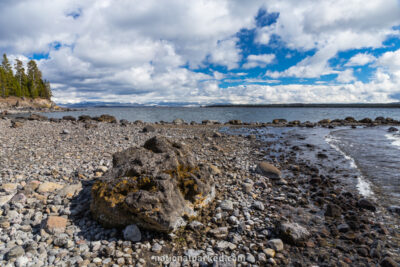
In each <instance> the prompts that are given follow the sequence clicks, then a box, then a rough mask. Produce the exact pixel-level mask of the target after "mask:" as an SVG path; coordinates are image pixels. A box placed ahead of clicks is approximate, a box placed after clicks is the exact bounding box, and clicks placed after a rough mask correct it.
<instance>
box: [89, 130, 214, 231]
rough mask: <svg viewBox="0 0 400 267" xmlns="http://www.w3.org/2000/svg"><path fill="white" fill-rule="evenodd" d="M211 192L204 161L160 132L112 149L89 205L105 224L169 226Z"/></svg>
mask: <svg viewBox="0 0 400 267" xmlns="http://www.w3.org/2000/svg"><path fill="white" fill-rule="evenodd" d="M214 196H215V187H214V183H213V178H212V174H211V173H210V170H209V165H208V164H198V163H196V162H195V157H194V155H193V154H192V153H191V152H190V150H189V149H188V148H187V147H185V146H183V145H181V144H179V143H176V142H173V141H171V140H169V139H167V138H164V137H153V138H151V139H149V140H147V141H146V142H145V144H144V145H143V147H131V148H129V149H127V150H125V151H122V152H118V153H115V154H114V155H113V168H111V169H110V170H108V171H107V172H106V173H105V174H104V176H103V177H102V178H101V179H100V180H98V181H96V182H95V183H94V185H93V187H92V202H91V211H92V215H93V217H94V218H95V219H96V220H97V221H99V222H100V223H101V224H103V226H105V227H120V228H121V227H125V226H127V225H131V224H136V225H137V226H139V227H141V228H144V229H149V230H155V231H160V232H172V231H174V230H176V229H177V228H178V227H180V226H183V225H184V224H185V221H184V219H183V217H184V216H188V217H191V216H195V215H196V214H197V210H198V209H200V208H202V207H204V206H205V205H207V204H208V203H209V202H210V201H211V200H213V198H214Z"/></svg>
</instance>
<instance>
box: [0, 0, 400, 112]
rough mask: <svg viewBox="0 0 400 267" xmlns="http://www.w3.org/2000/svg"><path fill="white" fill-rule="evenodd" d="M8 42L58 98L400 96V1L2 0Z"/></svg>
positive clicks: (2, 38)
mask: <svg viewBox="0 0 400 267" xmlns="http://www.w3.org/2000/svg"><path fill="white" fill-rule="evenodd" d="M0 11H1V13H2V14H3V15H2V16H1V17H0V23H1V24H2V25H9V27H3V28H2V29H0V50H1V51H2V52H6V53H7V54H8V55H9V57H10V58H11V60H13V59H15V58H20V59H22V60H24V61H27V60H29V59H31V58H33V59H36V60H37V61H38V63H39V66H40V68H41V69H42V71H43V76H44V77H45V78H46V79H48V80H50V82H51V83H52V87H53V92H54V100H55V101H56V102H58V103H76V102H82V101H105V102H108V101H109V102H127V103H140V104H145V103H160V102H162V103H189V104H212V103H236V104H245V103H252V104H254V103H258V104H262V103H297V102H303V103H349V102H353V103H354V102H357V103H361V102H379V103H383V102H396V101H400V39H399V36H400V35H399V34H400V32H399V31H400V3H399V1H398V0H371V1H368V2H365V1H360V0H346V1H345V0H336V1H333V0H325V1H315V0H304V1H302V2H301V4H299V2H298V1H295V0H263V1H261V0H254V1H250V2H248V1H239V0H230V1H228V0H218V1H217V0H213V1H212V0H196V1H183V0H169V1H163V2H159V1H156V0H149V1H146V3H143V2H142V1H136V0H134V1H125V0H116V1H111V0H99V1H94V0H88V1H84V3H82V1H76V0H59V1H51V0H37V1H28V0H20V1H7V2H5V3H1V4H0Z"/></svg>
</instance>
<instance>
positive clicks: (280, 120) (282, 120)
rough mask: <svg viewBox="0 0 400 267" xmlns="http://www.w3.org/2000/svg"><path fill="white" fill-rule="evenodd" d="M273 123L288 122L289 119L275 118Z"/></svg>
mask: <svg viewBox="0 0 400 267" xmlns="http://www.w3.org/2000/svg"><path fill="white" fill-rule="evenodd" d="M272 123H273V124H280V123H287V120H285V119H273V120H272Z"/></svg>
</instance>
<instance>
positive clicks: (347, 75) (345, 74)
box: [336, 69, 356, 83]
mask: <svg viewBox="0 0 400 267" xmlns="http://www.w3.org/2000/svg"><path fill="white" fill-rule="evenodd" d="M336 80H337V81H338V82H340V83H349V82H352V81H355V80H356V78H355V77H354V71H353V69H346V70H344V71H341V72H339V75H338V76H337V78H336Z"/></svg>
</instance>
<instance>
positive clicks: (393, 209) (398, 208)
mask: <svg viewBox="0 0 400 267" xmlns="http://www.w3.org/2000/svg"><path fill="white" fill-rule="evenodd" d="M0 206H1V205H0ZM388 211H390V212H393V213H397V214H399V215H400V206H390V207H388Z"/></svg>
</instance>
